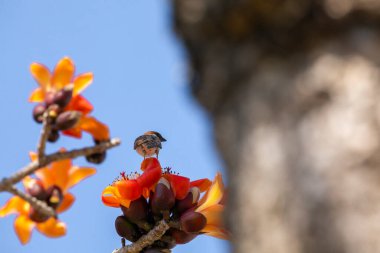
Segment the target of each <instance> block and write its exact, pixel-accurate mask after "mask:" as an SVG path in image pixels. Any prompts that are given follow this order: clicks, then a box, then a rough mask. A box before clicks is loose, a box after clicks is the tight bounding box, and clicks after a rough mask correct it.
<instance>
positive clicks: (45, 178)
mask: <svg viewBox="0 0 380 253" xmlns="http://www.w3.org/2000/svg"><path fill="white" fill-rule="evenodd" d="M34 174H35V175H36V176H37V177H38V178H39V179H40V180H41V181H42V184H43V186H44V187H45V189H47V188H49V187H50V186H52V185H54V183H55V177H54V175H53V171H51V169H49V168H42V169H39V170H37V171H36V172H34Z"/></svg>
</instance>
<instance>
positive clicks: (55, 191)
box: [46, 185, 63, 209]
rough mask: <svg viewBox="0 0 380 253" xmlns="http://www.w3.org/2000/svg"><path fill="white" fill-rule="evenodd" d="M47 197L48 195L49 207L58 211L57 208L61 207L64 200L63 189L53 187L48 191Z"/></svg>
mask: <svg viewBox="0 0 380 253" xmlns="http://www.w3.org/2000/svg"><path fill="white" fill-rule="evenodd" d="M46 195H47V198H46V202H47V204H48V205H49V206H51V207H52V208H54V209H56V208H57V207H59V206H60V205H61V203H62V200H63V194H62V190H61V188H59V187H58V186H56V185H53V186H51V187H49V188H48V189H47V190H46Z"/></svg>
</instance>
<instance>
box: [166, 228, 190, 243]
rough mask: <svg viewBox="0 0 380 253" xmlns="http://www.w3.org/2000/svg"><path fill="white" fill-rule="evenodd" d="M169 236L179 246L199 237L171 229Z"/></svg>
mask: <svg viewBox="0 0 380 253" xmlns="http://www.w3.org/2000/svg"><path fill="white" fill-rule="evenodd" d="M168 234H169V235H170V236H172V237H173V238H174V240H175V241H176V243H177V244H185V243H188V242H190V241H191V240H193V239H194V238H195V237H197V234H190V233H186V232H184V231H181V230H179V229H175V228H171V229H169V231H168Z"/></svg>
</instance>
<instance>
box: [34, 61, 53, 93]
mask: <svg viewBox="0 0 380 253" xmlns="http://www.w3.org/2000/svg"><path fill="white" fill-rule="evenodd" d="M30 72H31V73H32V76H33V78H34V79H35V80H36V82H37V83H38V84H39V85H40V87H41V88H42V89H44V90H45V89H47V88H48V87H49V85H50V84H49V83H50V78H51V74H50V71H49V69H48V68H47V67H46V66H45V65H43V64H40V63H36V62H34V63H32V64H31V65H30Z"/></svg>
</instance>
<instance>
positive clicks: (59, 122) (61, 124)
mask: <svg viewBox="0 0 380 253" xmlns="http://www.w3.org/2000/svg"><path fill="white" fill-rule="evenodd" d="M81 116H82V113H80V112H77V111H66V112H63V113H61V114H59V115H58V117H57V119H56V121H55V127H56V128H57V129H58V130H67V129H70V128H73V127H74V126H75V124H77V123H78V121H79V119H80V117H81Z"/></svg>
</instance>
